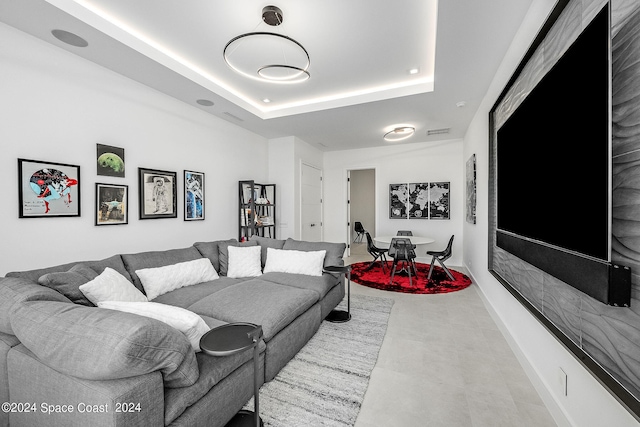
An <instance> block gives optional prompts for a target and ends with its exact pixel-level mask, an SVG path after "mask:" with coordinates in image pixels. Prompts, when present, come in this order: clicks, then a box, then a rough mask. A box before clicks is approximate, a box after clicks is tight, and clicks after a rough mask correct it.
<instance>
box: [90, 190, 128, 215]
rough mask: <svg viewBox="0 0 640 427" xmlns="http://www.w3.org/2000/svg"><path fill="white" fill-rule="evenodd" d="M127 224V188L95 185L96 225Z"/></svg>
mask: <svg viewBox="0 0 640 427" xmlns="http://www.w3.org/2000/svg"><path fill="white" fill-rule="evenodd" d="M128 222H129V186H127V185H115V184H101V183H96V225H118V224H127V223H128Z"/></svg>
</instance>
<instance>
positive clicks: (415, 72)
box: [409, 68, 420, 74]
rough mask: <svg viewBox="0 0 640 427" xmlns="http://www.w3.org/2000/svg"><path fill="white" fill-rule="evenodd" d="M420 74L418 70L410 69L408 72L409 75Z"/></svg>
mask: <svg viewBox="0 0 640 427" xmlns="http://www.w3.org/2000/svg"><path fill="white" fill-rule="evenodd" d="M419 72H420V68H412V69H410V70H409V74H418V73H419Z"/></svg>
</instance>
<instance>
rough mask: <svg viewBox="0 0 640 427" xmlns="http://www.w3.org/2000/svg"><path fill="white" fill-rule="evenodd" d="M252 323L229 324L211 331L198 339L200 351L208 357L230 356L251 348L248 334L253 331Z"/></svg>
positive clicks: (250, 339) (251, 342)
mask: <svg viewBox="0 0 640 427" xmlns="http://www.w3.org/2000/svg"><path fill="white" fill-rule="evenodd" d="M256 328H257V326H256V325H254V324H252V323H229V324H228V325H222V326H218V327H217V328H214V329H211V330H210V331H209V332H207V333H206V334H204V335H203V336H202V338H200V349H201V350H202V351H203V352H204V353H206V354H208V355H210V356H230V355H232V354H235V353H239V352H241V351H243V350H246V349H248V348H251V347H253V346H254V345H255V344H256V343H254V341H253V339H252V338H250V337H249V335H248V334H249V333H250V332H253V331H255V329H256Z"/></svg>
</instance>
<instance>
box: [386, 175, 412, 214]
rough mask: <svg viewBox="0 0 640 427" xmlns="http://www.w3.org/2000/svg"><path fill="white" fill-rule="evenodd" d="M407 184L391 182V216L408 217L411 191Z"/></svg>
mask: <svg viewBox="0 0 640 427" xmlns="http://www.w3.org/2000/svg"><path fill="white" fill-rule="evenodd" d="M407 187H408V186H407V184H389V218H390V219H402V218H404V219H406V218H407V203H408V201H409V192H408V188H407Z"/></svg>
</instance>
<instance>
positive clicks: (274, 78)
mask: <svg viewBox="0 0 640 427" xmlns="http://www.w3.org/2000/svg"><path fill="white" fill-rule="evenodd" d="M262 21H263V22H264V23H265V24H267V25H269V26H272V27H277V26H278V25H280V24H282V22H283V15H282V10H280V8H278V7H276V6H265V7H264V8H263V9H262ZM222 55H223V57H224V60H225V62H226V63H227V65H228V66H229V67H230V68H231V69H232V70H234V71H235V72H236V73H239V74H241V75H243V76H245V77H248V78H250V79H254V80H259V81H263V82H269V83H280V84H294V83H302V82H304V81H306V80H308V79H309V78H310V77H311V74H309V71H308V69H309V65H310V64H311V62H310V58H309V53H308V52H307V50H306V49H305V48H304V46H302V45H301V44H300V43H298V42H297V41H295V40H294V39H292V38H291V37H288V36H285V35H282V34H278V33H273V32H270V31H253V32H250V33H245V34H241V35H239V36H236V37H234V38H232V39H231V40H230V41H229V42H228V43H227V45H226V46H225V47H224V50H223V52H222Z"/></svg>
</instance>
